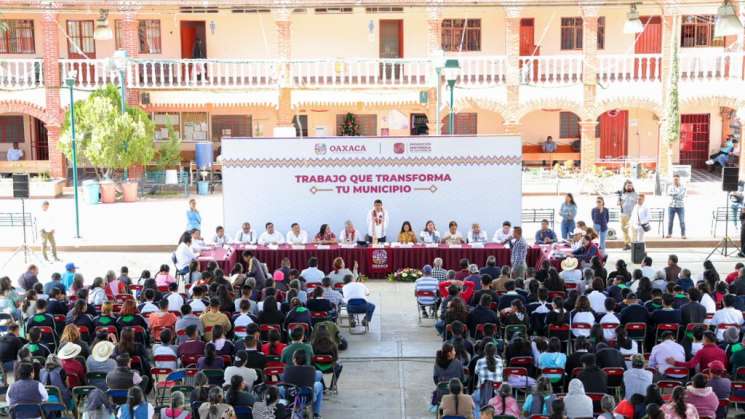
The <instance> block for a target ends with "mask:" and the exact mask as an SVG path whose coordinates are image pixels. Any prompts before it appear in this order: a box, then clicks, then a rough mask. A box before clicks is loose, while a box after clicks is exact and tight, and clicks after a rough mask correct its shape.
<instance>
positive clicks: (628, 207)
mask: <svg viewBox="0 0 745 419" xmlns="http://www.w3.org/2000/svg"><path fill="white" fill-rule="evenodd" d="M616 194H617V195H618V206H619V207H620V208H621V230H622V231H623V250H629V249H631V235H630V234H629V227H630V226H629V220H630V219H631V212H632V211H634V207H635V206H636V202H637V200H638V198H639V195H638V194H637V193H636V191H634V184H633V183H631V180H627V181H626V182H624V183H623V189H622V190H620V191H618V192H616Z"/></svg>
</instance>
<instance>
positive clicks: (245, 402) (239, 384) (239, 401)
mask: <svg viewBox="0 0 745 419" xmlns="http://www.w3.org/2000/svg"><path fill="white" fill-rule="evenodd" d="M252 383H253V381H247V380H246V379H245V378H244V377H243V376H242V375H235V374H234V375H232V376H231V377H230V380H229V381H226V382H225V384H229V385H230V387H229V388H228V389H227V391H225V402H226V403H228V404H229V405H231V406H233V407H236V406H253V404H254V403H255V402H256V398H255V397H254V395H253V393H251V392H249V391H247V390H248V389H249V386H250V385H252ZM237 417H238V418H241V415H238V416H237ZM251 417H253V416H251Z"/></svg>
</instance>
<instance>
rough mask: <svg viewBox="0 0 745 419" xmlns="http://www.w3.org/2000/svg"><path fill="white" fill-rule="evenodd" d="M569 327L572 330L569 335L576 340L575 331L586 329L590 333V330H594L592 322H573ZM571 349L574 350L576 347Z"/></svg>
mask: <svg viewBox="0 0 745 419" xmlns="http://www.w3.org/2000/svg"><path fill="white" fill-rule="evenodd" d="M569 327H570V328H571V331H572V333H570V334H569V337H570V339H572V340H575V339H576V338H577V336H575V332H582V331H586V332H588V335H589V332H590V330H592V325H591V324H590V323H572V324H571V325H570V326H569ZM570 346H571V345H570ZM571 349H572V351H573V350H574V348H571Z"/></svg>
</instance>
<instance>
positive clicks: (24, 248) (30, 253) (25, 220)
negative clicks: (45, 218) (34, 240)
mask: <svg viewBox="0 0 745 419" xmlns="http://www.w3.org/2000/svg"><path fill="white" fill-rule="evenodd" d="M27 224H30V225H31V227H33V222H32V221H31V214H30V213H26V200H25V199H23V198H21V226H22V227H23V244H22V245H20V246H18V247H17V248H16V249H15V250H14V251H13V253H11V254H10V256H8V259H6V260H5V263H3V266H2V267H0V270H4V269H5V267H6V266H8V264H10V262H11V261H12V260H13V258H15V257H16V255H18V254H19V253H21V252H23V263H24V264H25V265H28V260H29V257H32V258H34V259H36V262H37V263H39V264H41V258H39V255H38V254H37V253H36V251H34V249H32V248H31V246H29V245H28V239H27V234H26V225H27Z"/></svg>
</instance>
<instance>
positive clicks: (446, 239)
mask: <svg viewBox="0 0 745 419" xmlns="http://www.w3.org/2000/svg"><path fill="white" fill-rule="evenodd" d="M442 242H443V243H445V244H463V243H465V240H463V235H462V234H460V231H458V223H456V222H455V221H451V222H450V223H449V224H448V232H447V233H445V235H444V236H442Z"/></svg>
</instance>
